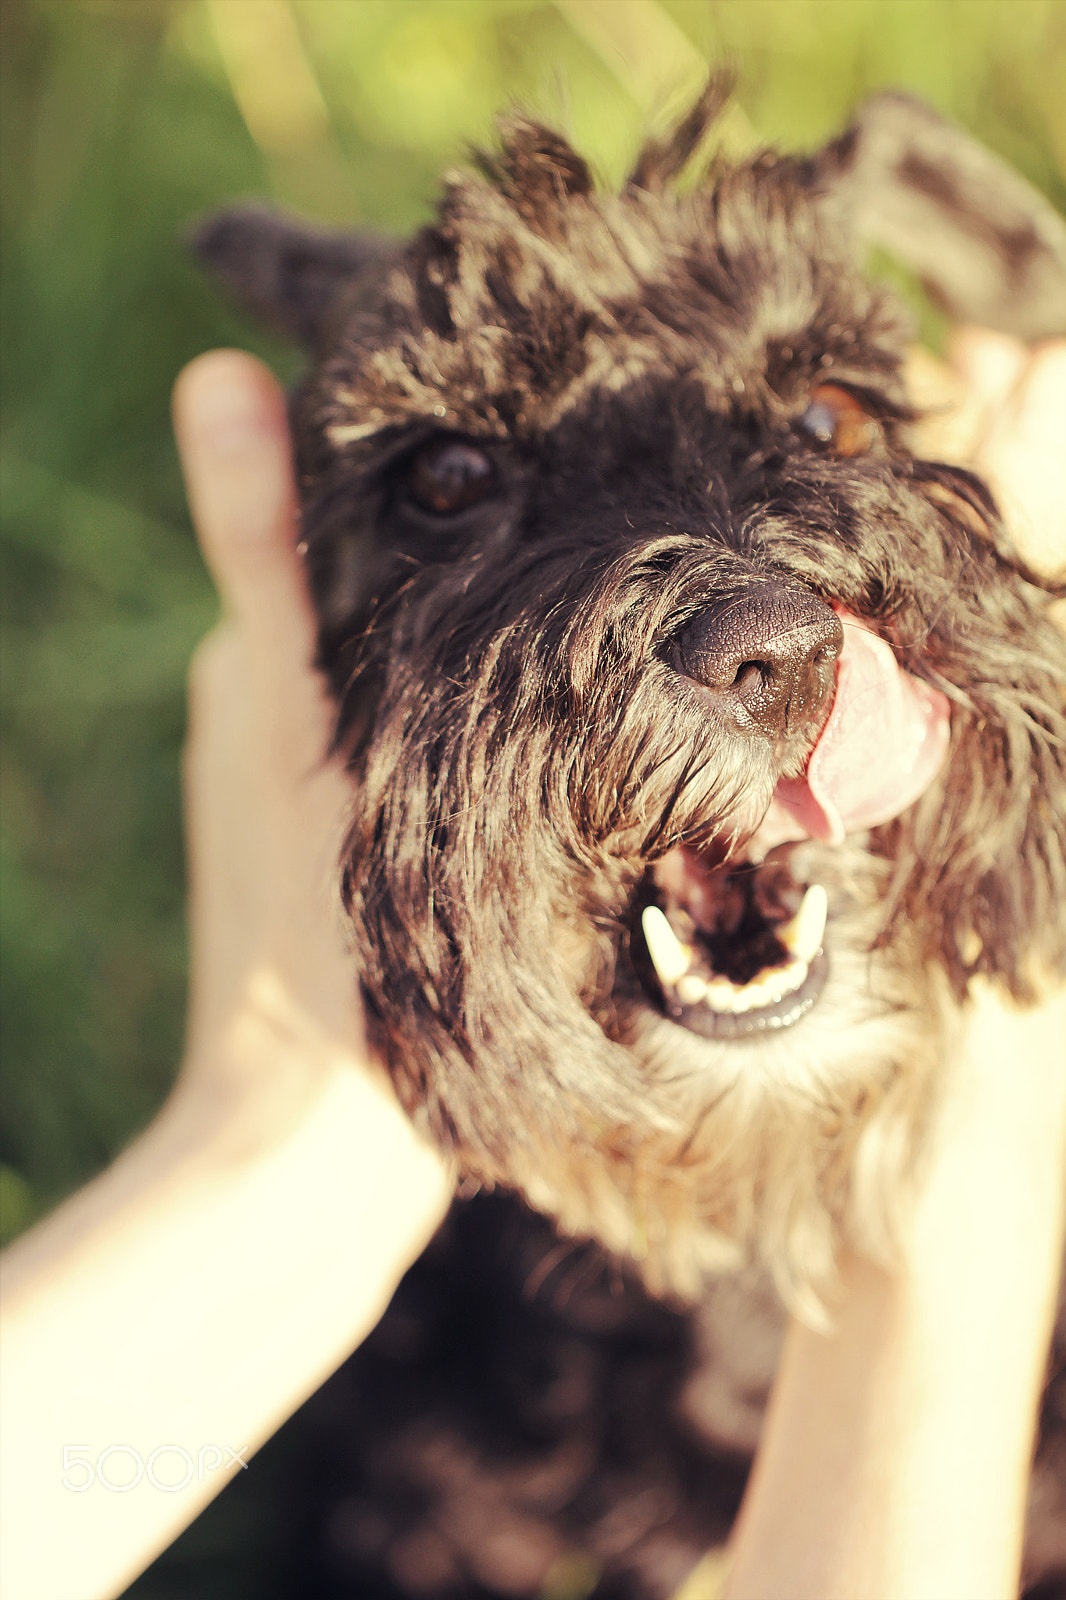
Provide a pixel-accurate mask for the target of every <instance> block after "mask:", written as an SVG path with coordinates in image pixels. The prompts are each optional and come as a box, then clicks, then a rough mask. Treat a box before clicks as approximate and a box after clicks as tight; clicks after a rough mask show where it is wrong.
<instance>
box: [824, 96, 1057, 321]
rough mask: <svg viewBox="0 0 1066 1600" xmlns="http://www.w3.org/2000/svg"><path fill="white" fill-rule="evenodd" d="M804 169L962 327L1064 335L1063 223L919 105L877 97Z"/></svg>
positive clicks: (1001, 165) (1020, 182)
mask: <svg viewBox="0 0 1066 1600" xmlns="http://www.w3.org/2000/svg"><path fill="white" fill-rule="evenodd" d="M805 168H806V171H805V176H806V178H807V180H808V182H810V183H811V184H812V185H814V186H815V187H817V188H819V189H825V190H827V191H829V192H830V193H831V194H834V195H836V196H838V197H840V198H842V199H843V200H844V202H845V205H846V208H847V209H848V211H850V213H851V218H852V221H853V224H854V226H855V227H856V228H857V230H858V232H859V234H860V235H861V236H862V237H864V238H866V239H867V240H869V241H870V242H871V243H873V244H877V245H880V246H882V247H883V248H884V249H885V250H887V251H888V252H889V253H890V254H891V255H893V256H895V257H897V258H898V259H899V260H900V261H902V262H904V263H905V264H906V265H907V266H909V267H911V268H912V269H913V270H914V271H915V272H916V273H918V275H919V276H920V277H921V279H922V281H923V282H924V283H925V286H926V288H927V289H928V290H929V292H930V294H931V295H932V296H933V298H934V299H935V300H937V301H938V302H939V303H940V304H941V305H943V306H944V307H945V308H946V309H947V310H948V311H949V312H950V313H951V315H952V316H953V317H955V318H956V319H959V320H962V321H968V322H976V323H980V324H981V325H982V326H984V327H988V328H995V329H998V330H999V331H1000V332H1002V333H1009V334H1013V335H1015V336H1016V337H1017V338H1021V339H1026V340H1037V339H1045V338H1050V337H1053V336H1055V335H1058V334H1066V222H1064V221H1063V219H1062V218H1061V217H1060V216H1059V215H1058V213H1057V212H1056V211H1055V210H1054V208H1053V207H1052V206H1051V205H1050V204H1049V203H1048V201H1047V200H1045V199H1044V197H1043V195H1041V194H1039V193H1038V192H1037V190H1036V189H1034V188H1033V187H1032V185H1031V184H1029V183H1028V182H1027V181H1026V180H1025V179H1024V178H1023V177H1021V176H1020V174H1018V173H1017V172H1015V171H1014V170H1013V168H1012V167H1010V166H1008V165H1007V163H1006V162H1005V161H1003V160H1001V159H1000V157H999V156H996V155H993V153H992V152H991V151H990V150H987V149H985V147H984V146H983V145H981V144H980V143H978V141H977V140H976V139H974V138H972V137H971V136H970V135H969V134H968V133H966V132H965V131H964V130H963V129H962V128H960V127H958V126H956V124H954V123H952V122H949V121H947V120H946V119H945V118H944V117H942V116H940V115H939V114H938V113H937V112H935V111H933V110H931V109H930V108H929V107H928V106H926V105H924V104H923V103H922V102H921V101H919V100H914V99H912V98H911V97H910V96H909V95H904V94H896V93H886V94H879V95H876V96H875V97H874V98H873V99H872V100H869V101H867V102H866V104H865V105H864V106H862V107H861V109H860V110H859V112H858V115H857V116H856V118H855V120H854V122H853V123H852V124H851V126H850V127H849V128H848V129H847V130H846V132H845V133H843V134H842V135H841V137H840V138H839V139H835V140H834V141H833V143H832V144H830V145H828V146H827V147H826V148H825V149H824V150H822V151H821V152H819V154H817V155H816V156H814V157H813V158H812V159H811V161H810V162H809V163H806V164H805Z"/></svg>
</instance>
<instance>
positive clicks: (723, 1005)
mask: <svg viewBox="0 0 1066 1600" xmlns="http://www.w3.org/2000/svg"><path fill="white" fill-rule="evenodd" d="M739 993H740V990H739V989H738V988H737V986H736V984H735V983H730V981H729V979H728V978H712V979H711V980H710V982H709V983H708V984H707V1004H708V1005H709V1006H710V1007H711V1009H712V1010H713V1011H735V1010H736V1007H735V1006H734V1004H733V1002H734V1000H735V999H736V997H737V995H738V994H739Z"/></svg>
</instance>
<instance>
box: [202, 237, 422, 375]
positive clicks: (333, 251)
mask: <svg viewBox="0 0 1066 1600" xmlns="http://www.w3.org/2000/svg"><path fill="white" fill-rule="evenodd" d="M188 244H189V248H190V249H191V250H192V252H193V254H194V255H196V256H198V257H199V259H200V260H201V261H202V262H203V263H204V265H205V266H206V267H207V268H208V270H209V271H210V272H211V274H212V275H213V276H214V277H215V278H216V279H217V280H218V282H219V283H220V284H221V285H222V286H223V288H225V289H226V290H227V291H228V292H229V293H230V294H231V295H232V296H233V298H234V299H236V300H237V301H239V302H240V304H241V305H243V306H246V307H247V308H248V310H250V311H252V312H254V313H255V315H256V316H257V317H259V318H261V319H262V321H264V322H265V323H267V324H268V325H269V326H270V327H272V328H275V329H277V330H278V332H280V333H283V334H286V335H287V336H288V337H289V338H291V339H296V340H297V341H298V342H299V343H300V344H302V345H304V346H305V347H306V348H308V349H312V350H313V349H315V348H316V347H317V345H318V344H319V342H320V340H321V338H322V335H323V331H324V329H326V328H328V327H329V326H330V325H331V323H332V321H333V319H334V316H335V315H336V308H337V304H338V297H339V296H340V294H341V291H342V290H344V289H346V288H347V287H348V286H350V285H351V284H352V283H353V280H357V279H358V278H359V277H360V276H362V275H364V274H366V273H367V272H370V271H372V270H374V269H378V268H380V267H381V266H382V265H383V264H384V263H386V262H387V261H388V260H389V259H390V258H391V257H392V256H393V255H394V254H395V251H396V245H395V243H394V242H393V241H391V240H388V239H385V238H383V237H382V236H381V235H380V234H375V233H370V232H354V233H353V232H345V233H341V232H332V231H330V230H328V229H325V228H317V227H313V226H312V225H311V224H309V223H306V222H303V221H301V220H300V219H299V218H296V217H290V216H285V215H284V214H283V213H281V212H278V211H272V210H270V209H269V208H268V207H265V206H256V205H243V206H234V207H229V208H227V209H226V210H224V211H217V212H214V213H212V215H211V216H209V217H207V218H206V220H204V221H202V222H199V223H197V224H195V225H194V227H193V228H192V229H191V230H190V232H189V236H188ZM345 298H347V297H345Z"/></svg>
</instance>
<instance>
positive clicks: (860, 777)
mask: <svg viewBox="0 0 1066 1600" xmlns="http://www.w3.org/2000/svg"><path fill="white" fill-rule="evenodd" d="M674 664H675V666H676V668H677V669H678V670H679V671H682V672H684V674H685V676H686V677H688V678H689V679H690V680H692V681H693V682H694V683H696V684H697V685H699V686H700V691H701V692H702V693H703V694H705V695H706V696H707V699H708V705H709V709H710V711H711V714H712V715H713V717H714V718H715V720H716V722H717V723H718V724H719V725H720V726H723V727H725V728H727V729H728V731H729V732H730V733H731V734H733V735H734V736H737V735H739V736H741V737H743V738H746V739H758V740H761V741H763V742H764V743H765V742H766V741H769V742H770V744H771V746H772V748H773V752H774V757H775V761H776V762H777V767H778V771H779V773H781V774H782V776H781V777H780V779H779V782H778V784H777V788H776V790H775V793H774V797H773V800H772V802H771V804H770V807H769V809H768V811H767V812H766V815H765V816H764V818H763V820H762V822H761V823H760V824H759V826H758V828H757V829H756V830H755V832H754V833H753V834H752V835H751V836H750V838H749V839H748V840H747V843H746V844H745V845H743V847H742V848H739V849H738V848H737V843H738V841H737V840H736V839H735V836H733V835H730V834H729V830H728V828H727V827H726V828H724V829H723V838H728V840H729V842H728V843H727V844H724V845H713V844H712V846H711V847H710V848H706V847H701V848H700V849H698V850H697V849H695V848H691V847H689V846H688V845H687V844H685V843H684V842H682V843H681V844H679V845H676V846H675V847H674V848H673V849H671V850H670V851H668V852H667V854H666V855H665V856H663V858H662V859H661V860H660V861H658V862H656V863H655V865H654V866H653V867H652V868H651V870H650V871H649V872H648V874H647V876H646V878H645V880H644V884H643V886H642V890H641V893H640V895H639V896H638V899H637V903H636V905H635V908H634V909H635V912H636V917H635V919H634V928H633V934H632V939H631V951H632V955H633V964H634V967H635V969H636V971H637V974H638V976H639V977H640V978H641V979H642V981H643V983H644V987H645V990H646V992H647V993H648V995H649V996H650V997H651V998H652V999H653V1000H654V1001H656V1003H657V1004H658V1005H659V1007H660V1008H661V1009H662V1010H664V1011H665V1013H666V1015H667V1016H669V1017H670V1018H671V1019H672V1020H673V1021H675V1022H677V1023H679V1024H681V1025H682V1026H684V1027H685V1028H687V1029H688V1030H689V1031H690V1032H693V1033H698V1034H701V1035H703V1036H704V1037H707V1038H714V1039H736V1038H743V1037H748V1036H751V1035H754V1034H760V1033H764V1032H766V1031H767V1030H769V1029H779V1028H784V1027H789V1026H791V1025H792V1024H793V1023H795V1022H797V1021H799V1019H800V1018H801V1017H802V1016H803V1015H804V1014H805V1013H806V1012H807V1011H809V1010H810V1009H811V1007H812V1006H813V1005H814V1004H815V1002H816V1000H817V999H818V996H819V995H820V993H821V991H822V989H823V987H824V985H825V981H826V977H827V975H828V970H829V962H828V957H827V954H826V948H825V945H826V938H825V935H826V923H827V917H828V912H829V900H828V896H827V893H826V891H825V889H824V888H823V887H822V885H821V884H819V883H816V882H802V881H799V880H798V879H797V878H796V877H795V875H794V873H793V861H794V858H795V848H794V847H795V845H796V843H797V842H799V841H804V840H810V839H816V840H819V841H821V842H822V843H824V844H828V845H834V844H840V843H841V842H842V841H843V839H844V837H845V835H846V834H847V833H848V832H852V831H857V830H860V829H865V828H869V827H872V826H876V825H878V824H879V823H882V822H887V821H889V820H890V819H891V818H892V817H895V816H898V815H899V813H900V812H901V811H903V810H904V809H905V808H906V807H907V806H909V805H911V804H912V803H913V802H914V801H915V800H916V799H918V797H919V796H920V795H921V794H922V793H923V791H924V790H925V789H926V788H927V787H928V785H929V783H930V782H931V781H932V779H933V778H934V777H935V775H936V773H937V772H938V771H939V769H940V766H941V765H942V763H943V760H944V757H945V755H946V753H947V745H948V738H949V731H950V719H949V715H948V705H947V701H946V700H945V698H944V696H943V695H942V694H940V693H939V691H938V690H936V689H934V688H932V687H931V686H930V685H928V684H926V683H923V682H922V681H920V680H919V679H916V678H914V677H912V676H911V675H910V674H909V673H907V672H904V671H902V670H901V669H900V667H899V665H898V663H897V661H896V659H895V654H894V652H893V650H892V647H891V645H889V643H888V642H887V641H886V640H884V639H882V638H880V637H879V636H878V635H877V634H875V633H873V632H872V631H871V630H870V628H869V627H868V625H866V624H864V623H862V622H861V621H860V620H859V619H858V618H855V617H851V616H848V615H847V614H846V613H842V612H838V611H835V610H833V609H832V608H831V607H830V606H828V605H826V604H825V603H824V602H823V601H821V600H819V599H818V598H817V596H815V595H813V594H811V593H810V592H809V591H808V590H805V589H802V588H800V587H798V586H794V585H790V584H787V583H783V582H778V581H776V580H759V581H756V582H755V583H754V584H752V585H751V586H750V588H749V589H748V590H747V591H745V592H744V593H743V594H741V595H740V596H739V597H737V598H735V599H733V600H731V601H729V602H728V603H724V604H721V605H719V606H717V607H712V608H709V609H708V610H707V611H705V612H703V613H701V614H700V615H699V616H698V617H697V618H696V619H695V620H694V621H692V622H690V623H689V624H688V625H687V626H686V627H685V629H684V630H683V631H682V633H681V634H680V635H679V637H678V639H677V641H676V645H675V662H674ZM797 755H798V756H799V758H800V761H799V765H798V766H797V765H796V764H795V762H796V758H797ZM729 820H730V819H724V821H725V822H727V823H728V821H729Z"/></svg>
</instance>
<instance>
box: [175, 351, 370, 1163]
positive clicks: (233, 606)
mask: <svg viewBox="0 0 1066 1600" xmlns="http://www.w3.org/2000/svg"><path fill="white" fill-rule="evenodd" d="M174 425H175V431H176V434H177V439H178V445H179V450H180V454H181V459H182V465H183V468H184V472H185V477H186V483H187V487H188V493H189V501H190V505H191V507H192V512H193V518H194V521H195V523H196V527H197V531H198V534H199V537H200V542H201V545H202V548H203V552H204V556H205V558H206V560H207V563H208V566H209V567H210V569H211V572H212V574H213V576H214V578H215V582H216V583H217V585H218V589H219V592H220V594H221V597H222V602H223V618H222V621H221V622H220V623H219V625H218V627H217V628H216V629H215V630H214V631H213V633H211V634H210V635H209V637H208V638H207V639H206V640H205V641H204V643H203V644H202V645H201V646H200V648H199V650H198V651H197V654H196V658H195V660H194V663H193V668H192V673H191V686H190V721H189V734H188V741H187V746H186V752H185V795H186V812H187V828H188V857H189V877H190V935H191V945H192V972H191V999H190V1018H189V1030H188V1046H187V1059H186V1064H185V1068H184V1071H183V1075H182V1080H181V1083H180V1085H179V1093H183V1094H188V1093H194V1094H195V1095H197V1096H199V1097H204V1096H205V1095H206V1097H207V1099H208V1100H209V1101H210V1102H214V1101H218V1102H219V1103H220V1104H221V1103H223V1102H225V1103H229V1102H230V1101H232V1100H233V1099H234V1098H236V1100H237V1101H238V1102H239V1103H240V1104H241V1107H242V1118H244V1119H245V1120H244V1124H243V1125H244V1127H245V1131H246V1136H248V1137H254V1133H249V1131H248V1129H249V1124H248V1121H247V1119H248V1118H249V1116H251V1118H252V1120H253V1123H255V1125H256V1126H257V1127H258V1128H259V1130H260V1131H261V1134H262V1137H264V1138H267V1139H270V1138H271V1137H273V1135H274V1132H275V1131H277V1130H280V1129H281V1128H283V1127H285V1126H287V1125H289V1124H290V1123H291V1119H292V1117H293V1115H294V1113H295V1112H297V1111H298V1109H299V1107H300V1106H301V1105H303V1104H306V1103H308V1102H310V1101H311V1100H313V1099H314V1097H315V1096H316V1095H317V1094H318V1093H319V1092H320V1090H321V1088H322V1084H323V1082H324V1080H325V1078H326V1077H328V1075H329V1074H330V1073H331V1072H332V1071H334V1070H336V1069H337V1068H338V1066H340V1067H342V1068H345V1069H347V1070H355V1071H357V1072H362V1073H364V1074H367V1073H372V1074H373V1076H374V1079H375V1081H376V1082H377V1083H379V1084H380V1092H381V1097H382V1101H383V1109H382V1113H381V1114H382V1115H386V1114H389V1115H395V1116H397V1117H398V1116H400V1112H399V1110H398V1108H397V1107H396V1105H395V1101H394V1100H393V1098H392V1095H391V1091H390V1090H389V1089H388V1087H387V1085H386V1084H385V1081H384V1077H383V1075H379V1069H377V1068H376V1066H374V1065H373V1064H372V1063H370V1061H369V1059H368V1055H367V1051H366V1046H365V1042H364V1036H363V1029H362V1016H361V1011H360V1007H359V1002H358V992H357V974H356V972H355V970H354V966H353V962H352V958H351V955H350V953H349V951H348V949H347V946H346V940H345V935H344V930H343V925H342V919H341V909H340V901H339V894H338V888H337V885H338V866H337V864H338V861H339V859H340V851H341V844H342V841H343V837H344V832H345V829H346V826H347V822H348V818H349V815H350V812H351V808H352V805H353V803H354V793H353V788H352V785H351V783H350V781H349V779H348V777H347V775H346V774H345V772H344V770H343V768H342V766H341V765H340V763H339V762H337V761H336V760H335V759H333V758H331V756H330V754H329V747H330V737H331V731H332V708H331V705H330V702H329V698H328V694H327V691H326V687H325V684H324V682H323V680H322V678H321V676H320V675H319V674H318V673H317V672H316V671H315V670H314V668H313V665H312V662H313V658H314V653H315V623H314V616H313V611H312V607H311V603H310V599H309V597H308V594H307V590H306V587H305V584H304V579H303V573H302V571H301V564H300V558H299V554H298V552H297V548H296V546H297V539H298V532H297V527H298V522H297V510H296V499H295V490H294V486H293V482H292V471H291V465H290V454H289V441H288V427H287V421H286V414H285V402H284V397H283V395H282V393H281V390H280V389H279V387H278V385H277V383H276V381H275V380H274V379H273V377H272V376H271V375H270V374H269V372H268V371H267V370H266V368H265V367H263V366H262V365H261V364H260V363H259V362H257V361H255V360H253V359H252V358H251V357H250V356H247V355H243V354H241V353H239V352H236V351H215V352H213V353H211V354H209V355H205V356H202V357H200V358H199V359H198V360H197V361H194V362H193V363H192V365H191V366H189V367H188V368H187V369H186V370H185V372H184V373H183V374H182V375H181V377H180V378H179V380H178V384H177V387H176V389H175V395H174Z"/></svg>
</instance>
